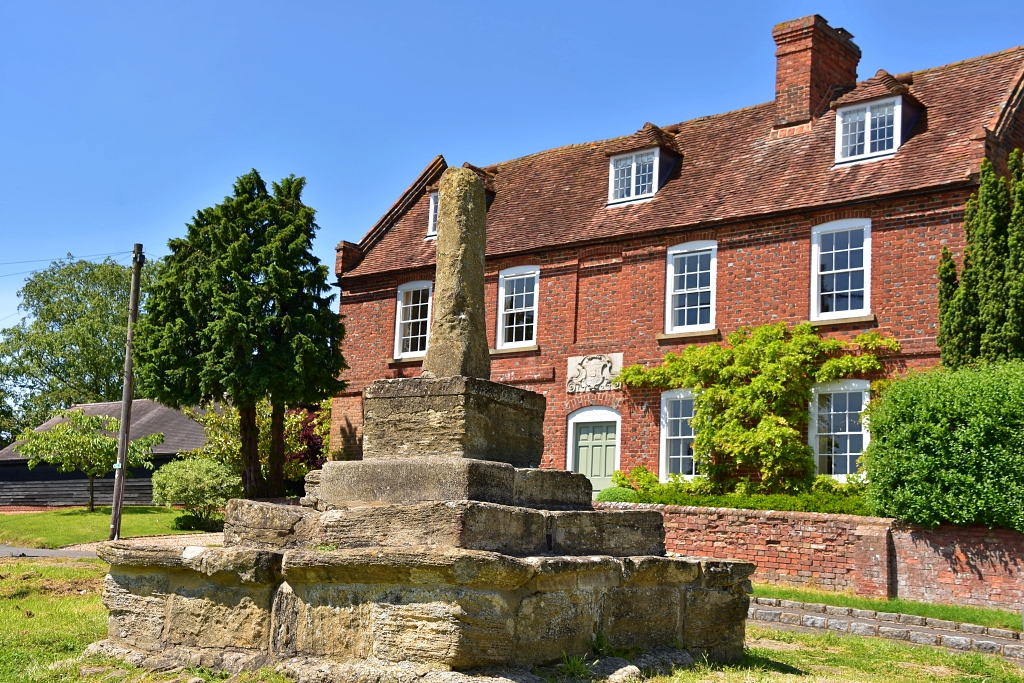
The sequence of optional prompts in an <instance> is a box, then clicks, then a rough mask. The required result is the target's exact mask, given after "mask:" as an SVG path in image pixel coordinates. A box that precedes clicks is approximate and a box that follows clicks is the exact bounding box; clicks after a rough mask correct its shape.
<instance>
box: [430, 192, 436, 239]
mask: <svg viewBox="0 0 1024 683" xmlns="http://www.w3.org/2000/svg"><path fill="white" fill-rule="evenodd" d="M437 202H438V199H437V192H431V193H430V204H429V206H428V207H427V211H428V214H427V237H428V238H431V237H437V207H438V203H437Z"/></svg>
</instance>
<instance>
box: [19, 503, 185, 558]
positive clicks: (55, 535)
mask: <svg viewBox="0 0 1024 683" xmlns="http://www.w3.org/2000/svg"><path fill="white" fill-rule="evenodd" d="M180 514H181V510H175V509H173V508H167V507H156V506H141V505H140V506H133V507H126V508H124V515H123V516H122V518H121V538H130V537H132V536H155V535H158V534H180V533H194V532H188V531H177V530H175V529H172V528H171V521H172V520H174V518H175V517H177V516H178V515H180ZM109 535H110V506H109V505H108V506H105V507H103V506H97V508H96V511H95V512H88V511H86V509H85V508H66V509H62V510H52V511H48V512H30V513H26V514H23V515H0V545H15V546H19V547H22V548H60V547H62V546H65V545H71V544H72V543H88V542H90V541H104V540H106V539H107V537H108V536H109Z"/></svg>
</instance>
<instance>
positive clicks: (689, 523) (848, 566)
mask: <svg viewBox="0 0 1024 683" xmlns="http://www.w3.org/2000/svg"><path fill="white" fill-rule="evenodd" d="M596 507H598V509H623V508H638V507H640V508H653V509H658V510H660V511H661V513H662V515H663V517H664V520H665V536H666V537H665V547H666V549H667V550H669V551H670V552H675V553H679V554H682V555H698V556H704V557H714V558H722V559H725V558H733V559H738V560H746V561H749V562H755V563H756V564H757V571H756V572H755V573H754V575H753V577H751V578H752V579H753V581H755V582H759V583H771V584H779V585H790V586H798V587H807V588H817V589H821V590H835V591H848V592H853V593H856V594H857V595H864V596H871V597H882V598H885V597H900V598H906V599H908V600H921V601H925V602H937V603H950V604H969V605H979V606H986V607H998V608H1002V609H1012V610H1020V609H1021V608H1022V607H1024V534H1019V533H1017V532H1013V531H1006V530H1002V529H993V530H989V529H985V528H983V527H982V528H978V527H954V526H948V525H943V526H940V527H937V528H935V529H927V528H921V527H915V526H912V525H906V524H902V523H899V522H897V521H896V520H893V519H888V518H880V517H857V516H853V515H829V514H822V513H816V512H775V511H771V510H735V509H731V508H702V507H683V506H675V505H634V504H629V503H598V504H597V505H596Z"/></svg>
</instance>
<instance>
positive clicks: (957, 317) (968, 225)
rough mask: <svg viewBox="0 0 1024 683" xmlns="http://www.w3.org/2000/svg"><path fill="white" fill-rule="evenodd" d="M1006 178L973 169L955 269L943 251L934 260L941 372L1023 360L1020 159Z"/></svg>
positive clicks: (985, 164) (988, 167)
mask: <svg viewBox="0 0 1024 683" xmlns="http://www.w3.org/2000/svg"><path fill="white" fill-rule="evenodd" d="M1010 170H1011V173H1010V177H1009V178H1000V177H998V176H997V175H996V173H995V170H994V169H993V167H992V164H991V162H989V161H988V160H987V159H985V160H983V161H982V164H981V177H980V180H979V183H980V184H979V187H978V192H977V193H976V194H975V195H972V196H971V198H970V199H969V200H968V201H967V206H966V208H965V210H964V233H965V237H966V245H965V247H964V256H963V266H962V268H961V270H960V273H959V276H958V275H957V272H956V265H955V264H954V262H953V258H952V255H951V254H950V253H949V250H948V249H946V248H945V247H943V249H942V255H941V257H940V259H939V335H938V340H937V342H938V345H939V349H940V351H941V355H942V362H943V365H945V366H946V367H949V368H954V369H955V368H960V367H964V366H966V365H970V364H972V363H974V362H976V361H979V360H981V361H987V362H1000V361H1006V360H1010V359H1015V358H1024V209H1022V208H1021V201H1022V200H1021V197H1022V193H1024V188H1022V187H1021V176H1022V169H1021V153H1020V150H1017V151H1015V152H1014V153H1013V154H1012V155H1011V156H1010Z"/></svg>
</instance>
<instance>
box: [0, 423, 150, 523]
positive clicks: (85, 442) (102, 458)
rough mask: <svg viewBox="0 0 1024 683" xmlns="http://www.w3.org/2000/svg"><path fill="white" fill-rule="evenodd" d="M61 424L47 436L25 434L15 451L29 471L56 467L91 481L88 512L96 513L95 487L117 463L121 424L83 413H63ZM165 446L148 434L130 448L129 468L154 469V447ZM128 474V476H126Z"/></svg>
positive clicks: (49, 430) (29, 431) (48, 432)
mask: <svg viewBox="0 0 1024 683" xmlns="http://www.w3.org/2000/svg"><path fill="white" fill-rule="evenodd" d="M60 416H61V417H63V418H64V420H65V421H64V422H59V423H57V424H55V425H54V426H53V427H51V428H50V429H48V430H47V431H45V432H35V431H32V430H25V431H24V432H22V434H21V435H20V436H19V437H18V439H19V441H20V443H18V444H17V445H16V446H15V447H14V450H15V451H17V452H18V453H20V454H21V455H25V456H28V459H29V460H28V467H29V469H32V468H34V467H35V466H36V465H38V464H39V463H41V462H45V463H48V464H51V465H56V466H57V471H59V472H82V473H83V474H85V476H86V477H88V478H89V512H92V511H93V509H94V499H93V485H94V482H95V479H96V477H102V476H103V475H105V474H107V473H108V472H110V471H112V470H113V468H114V463H115V462H117V437H116V436H112V435H114V434H117V432H118V430H119V429H120V426H121V421H120V420H118V419H117V418H114V417H108V416H106V415H86V414H85V413H84V412H83V411H82V410H80V409H79V410H64V411H61V412H60ZM163 442H164V435H163V434H149V435H147V436H143V437H141V438H139V439H135V440H134V441H132V442H130V443H129V444H128V454H127V456H128V457H127V461H128V462H127V465H128V467H129V468H132V467H145V468H146V469H153V463H152V462H151V461H150V456H151V455H152V453H153V446H156V445H157V444H161V443H163ZM125 474H128V473H127V472H126V473H125Z"/></svg>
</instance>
